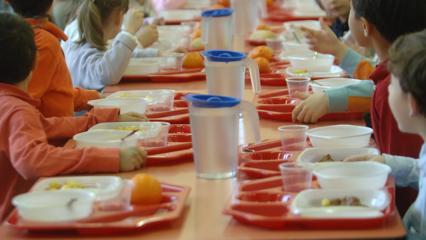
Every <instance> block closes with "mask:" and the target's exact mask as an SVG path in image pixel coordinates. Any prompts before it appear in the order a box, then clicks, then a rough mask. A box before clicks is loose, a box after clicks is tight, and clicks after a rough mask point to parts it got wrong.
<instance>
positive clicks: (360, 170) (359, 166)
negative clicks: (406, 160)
mask: <svg viewBox="0 0 426 240" xmlns="http://www.w3.org/2000/svg"><path fill="white" fill-rule="evenodd" d="M390 172H391V168H390V167H389V166H387V165H385V164H381V163H377V162H352V163H345V164H340V165H335V166H329V167H324V168H319V169H317V170H315V171H314V172H313V173H314V175H315V176H316V177H317V180H318V183H319V185H320V186H321V188H324V189H380V188H383V187H384V186H385V184H386V181H387V179H388V176H389V173H390Z"/></svg>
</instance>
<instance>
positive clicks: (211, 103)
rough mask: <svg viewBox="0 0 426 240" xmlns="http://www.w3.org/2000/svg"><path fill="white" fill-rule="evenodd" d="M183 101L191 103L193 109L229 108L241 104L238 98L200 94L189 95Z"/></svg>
mask: <svg viewBox="0 0 426 240" xmlns="http://www.w3.org/2000/svg"><path fill="white" fill-rule="evenodd" d="M185 99H186V100H187V101H188V102H191V103H192V105H193V106H194V107H199V108H230V107H235V106H237V105H238V104H240V102H241V101H240V100H239V99H238V98H233V97H225V96H215V95H201V94H197V95H195V94H189V95H186V97H185Z"/></svg>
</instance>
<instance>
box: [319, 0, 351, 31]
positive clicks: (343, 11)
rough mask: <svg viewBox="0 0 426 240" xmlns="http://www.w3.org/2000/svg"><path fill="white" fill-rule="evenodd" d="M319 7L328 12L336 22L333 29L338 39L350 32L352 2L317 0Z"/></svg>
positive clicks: (348, 0) (345, 0)
mask: <svg viewBox="0 0 426 240" xmlns="http://www.w3.org/2000/svg"><path fill="white" fill-rule="evenodd" d="M317 3H318V5H319V6H320V7H321V8H322V9H324V10H325V11H326V12H327V15H328V16H329V17H331V18H332V19H333V20H334V22H333V24H332V26H331V29H332V30H333V32H334V33H335V34H336V36H337V37H339V38H341V37H343V36H344V35H345V34H346V32H348V31H349V25H348V18H349V12H350V10H351V1H350V0H317Z"/></svg>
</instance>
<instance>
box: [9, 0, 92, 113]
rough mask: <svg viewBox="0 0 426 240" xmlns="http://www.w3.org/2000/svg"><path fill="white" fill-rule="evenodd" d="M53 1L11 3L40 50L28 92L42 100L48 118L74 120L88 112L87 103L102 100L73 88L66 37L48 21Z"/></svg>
mask: <svg viewBox="0 0 426 240" xmlns="http://www.w3.org/2000/svg"><path fill="white" fill-rule="evenodd" d="M52 2H53V0H9V3H10V5H11V6H12V8H13V10H14V11H15V12H16V13H17V14H19V15H21V16H23V17H24V18H26V20H27V22H28V23H30V25H31V26H32V27H33V29H34V32H35V41H36V46H37V63H36V65H35V69H34V72H33V78H32V79H31V81H30V83H29V86H28V91H29V94H30V96H31V97H33V98H35V99H37V100H40V102H41V103H40V111H41V112H42V113H43V115H44V116H46V117H62V116H73V115H74V112H78V111H82V110H86V109H87V108H89V106H88V105H87V102H88V101H89V100H92V99H98V98H100V95H99V93H98V92H96V91H88V90H84V89H80V88H73V86H72V81H71V76H70V74H69V71H68V68H67V65H66V63H65V58H64V55H63V52H62V50H61V47H60V44H59V41H60V40H65V39H66V36H65V35H64V33H63V32H62V31H61V30H60V29H59V28H58V27H56V26H55V25H54V24H52V23H50V22H49V21H48V16H47V12H48V11H49V9H50V8H51V6H52Z"/></svg>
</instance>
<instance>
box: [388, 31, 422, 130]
mask: <svg viewBox="0 0 426 240" xmlns="http://www.w3.org/2000/svg"><path fill="white" fill-rule="evenodd" d="M389 54H390V59H389V69H390V71H391V73H392V80H391V84H390V86H389V105H390V107H391V110H392V113H393V114H394V116H395V119H396V120H397V122H398V126H399V128H400V130H401V131H404V132H409V133H418V132H419V129H418V126H419V125H420V126H423V125H424V124H425V119H426V30H424V31H422V32H419V33H414V34H409V35H406V36H403V37H401V38H399V39H398V40H397V41H396V42H395V43H394V44H393V46H392V47H391V49H390V51H389Z"/></svg>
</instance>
